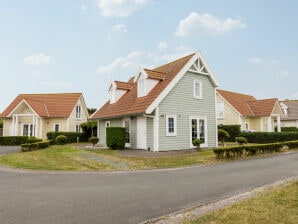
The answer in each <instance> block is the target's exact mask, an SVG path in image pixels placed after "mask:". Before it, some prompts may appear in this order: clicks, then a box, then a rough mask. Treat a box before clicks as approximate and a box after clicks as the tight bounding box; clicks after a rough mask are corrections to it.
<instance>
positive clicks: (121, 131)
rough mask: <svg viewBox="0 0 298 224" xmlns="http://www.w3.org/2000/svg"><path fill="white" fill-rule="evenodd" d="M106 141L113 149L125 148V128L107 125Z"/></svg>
mask: <svg viewBox="0 0 298 224" xmlns="http://www.w3.org/2000/svg"><path fill="white" fill-rule="evenodd" d="M106 133H107V136H106V143H107V146H108V147H110V148H111V149H123V148H124V146H125V128H123V127H107V128H106Z"/></svg>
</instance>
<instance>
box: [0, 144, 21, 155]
mask: <svg viewBox="0 0 298 224" xmlns="http://www.w3.org/2000/svg"><path fill="white" fill-rule="evenodd" d="M20 150H21V147H20V146H0V156H1V155H5V154H9V153H14V152H19V151H20Z"/></svg>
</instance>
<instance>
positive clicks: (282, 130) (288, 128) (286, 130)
mask: <svg viewBox="0 0 298 224" xmlns="http://www.w3.org/2000/svg"><path fill="white" fill-rule="evenodd" d="M281 132H298V128H296V127H281Z"/></svg>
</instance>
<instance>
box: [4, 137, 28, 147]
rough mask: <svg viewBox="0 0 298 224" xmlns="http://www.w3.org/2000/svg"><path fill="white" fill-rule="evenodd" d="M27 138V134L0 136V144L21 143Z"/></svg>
mask: <svg viewBox="0 0 298 224" xmlns="http://www.w3.org/2000/svg"><path fill="white" fill-rule="evenodd" d="M27 140H28V136H4V137H0V145H21V144H24V143H26V141H27Z"/></svg>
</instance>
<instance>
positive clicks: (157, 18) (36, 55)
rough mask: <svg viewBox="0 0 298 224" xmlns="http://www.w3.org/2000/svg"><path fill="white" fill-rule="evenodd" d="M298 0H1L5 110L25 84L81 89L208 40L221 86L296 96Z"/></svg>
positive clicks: (101, 98) (91, 93)
mask: <svg viewBox="0 0 298 224" xmlns="http://www.w3.org/2000/svg"><path fill="white" fill-rule="evenodd" d="M297 10H298V1H293V0H283V1H281V0H280V1H278V0H271V1H265V0H264V1H260V0H249V1H248V0H243V1H237V0H225V1H222V0H208V1H207V0H205V1H203V0H202V1H200V0H184V1H181V0H159V1H157V0H61V1H58V0H56V1H54V0H28V1H20V0H0V29H1V33H0V77H1V94H0V111H3V110H4V109H5V107H6V106H8V104H9V103H10V102H11V101H12V100H13V99H14V98H15V97H16V96H17V95H18V94H20V93H56V92H82V93H83V94H84V97H85V100H86V103H87V106H88V107H96V108H98V107H100V106H101V105H102V104H103V103H104V102H105V101H106V100H107V98H108V85H109V83H110V82H111V81H112V80H120V81H126V80H128V79H129V78H130V77H131V76H134V75H135V74H136V72H137V70H138V68H139V67H140V66H143V67H150V68H152V67H155V66H159V65H162V64H165V63H167V62H169V61H171V60H174V59H176V58H178V57H180V56H184V55H187V54H189V53H192V52H195V51H198V50H200V51H201V52H202V53H203V55H204V56H205V59H206V60H207V62H208V64H209V66H210V67H211V69H212V71H213V73H214V75H215V77H216V79H217V80H218V82H219V85H220V86H219V88H221V89H225V90H230V91H235V92H241V93H246V94H251V95H254V96H255V97H257V98H258V99H261V98H272V97H278V98H279V99H281V100H283V99H286V98H287V99H298V88H297V84H298V76H297V74H298V67H297V66H296V65H297V61H298V60H297V59H298V44H297V40H298V33H297V32H298V29H297V21H298V18H297V17H298V14H297Z"/></svg>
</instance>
